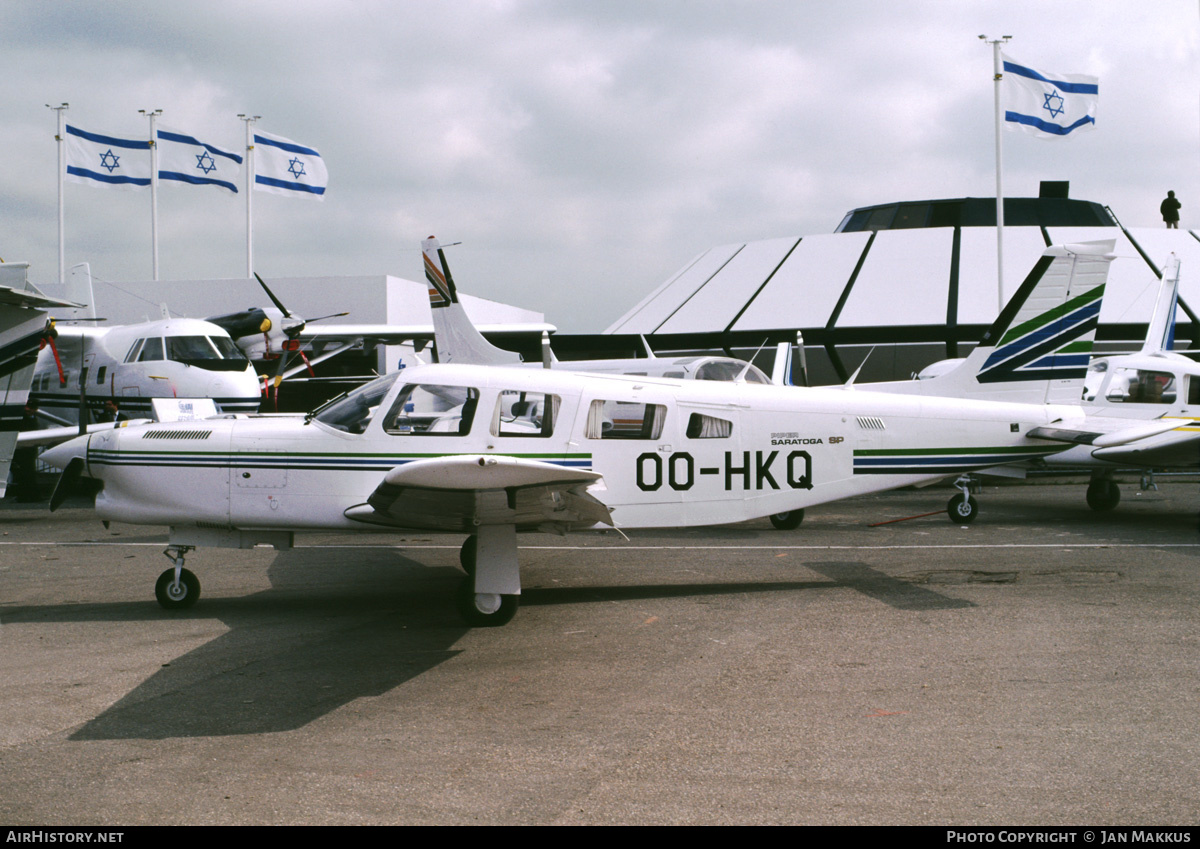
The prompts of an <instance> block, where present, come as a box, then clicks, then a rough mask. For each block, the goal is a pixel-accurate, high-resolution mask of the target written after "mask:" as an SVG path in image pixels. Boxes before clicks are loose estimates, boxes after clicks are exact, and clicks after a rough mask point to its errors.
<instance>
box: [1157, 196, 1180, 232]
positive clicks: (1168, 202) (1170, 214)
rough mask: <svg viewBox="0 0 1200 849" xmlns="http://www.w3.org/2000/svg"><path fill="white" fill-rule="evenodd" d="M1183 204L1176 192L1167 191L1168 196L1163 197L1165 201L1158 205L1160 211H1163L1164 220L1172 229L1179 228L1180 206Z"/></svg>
mask: <svg viewBox="0 0 1200 849" xmlns="http://www.w3.org/2000/svg"><path fill="white" fill-rule="evenodd" d="M1181 206H1183V204H1181V203H1180V202H1179V201H1178V200H1177V199H1176V198H1175V193H1174V192H1167V196H1166V197H1165V198H1163V202H1162V203H1160V204H1159V205H1158V211H1159V212H1161V213H1162V217H1163V221H1164V222H1166V225H1167V227H1168V228H1169V229H1171V230H1178V229H1179V208H1180V207H1181Z"/></svg>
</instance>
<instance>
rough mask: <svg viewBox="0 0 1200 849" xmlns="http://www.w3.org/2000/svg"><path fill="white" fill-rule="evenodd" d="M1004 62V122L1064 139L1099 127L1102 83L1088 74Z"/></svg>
mask: <svg viewBox="0 0 1200 849" xmlns="http://www.w3.org/2000/svg"><path fill="white" fill-rule="evenodd" d="M1003 59H1004V72H1003V73H1004V79H1003V82H1004V85H1003V86H1002V88H1003V90H1004V123H1005V126H1006V127H1008V128H1009V129H1010V130H1016V129H1021V130H1024V131H1025V132H1027V133H1031V134H1032V135H1036V136H1040V137H1042V138H1063V137H1065V136H1069V135H1071V134H1072V133H1076V132H1082V131H1084V130H1093V129H1095V128H1096V106H1097V105H1098V103H1099V100H1100V81H1099V78H1097V77H1091V76H1088V75H1087V74H1052V73H1050V72H1048V71H1035V70H1034V69H1033V68H1030V67H1029V66H1028V65H1022V64H1021V63H1019V62H1016V61H1014V60H1013V59H1011V58H1009V57H1008V56H1003Z"/></svg>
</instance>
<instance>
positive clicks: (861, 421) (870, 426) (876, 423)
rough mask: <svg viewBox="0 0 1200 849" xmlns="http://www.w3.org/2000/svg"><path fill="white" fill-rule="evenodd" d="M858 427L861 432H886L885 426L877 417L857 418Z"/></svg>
mask: <svg viewBox="0 0 1200 849" xmlns="http://www.w3.org/2000/svg"><path fill="white" fill-rule="evenodd" d="M858 426H859V427H860V428H862V429H863V430H887V425H885V424H884V423H883V419H881V418H879V417H878V416H859V417H858Z"/></svg>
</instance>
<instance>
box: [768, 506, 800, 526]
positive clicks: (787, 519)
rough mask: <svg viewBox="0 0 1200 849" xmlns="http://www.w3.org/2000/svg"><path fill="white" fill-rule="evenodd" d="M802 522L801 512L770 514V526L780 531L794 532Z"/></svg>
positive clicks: (791, 511)
mask: <svg viewBox="0 0 1200 849" xmlns="http://www.w3.org/2000/svg"><path fill="white" fill-rule="evenodd" d="M803 521H804V511H803V510H789V511H788V512H787V513H772V514H771V524H772V525H774V526H775V527H776V528H777V529H778V530H781V531H794V530H796V528H798V527H800V523H801V522H803Z"/></svg>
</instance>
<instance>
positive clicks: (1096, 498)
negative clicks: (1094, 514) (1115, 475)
mask: <svg viewBox="0 0 1200 849" xmlns="http://www.w3.org/2000/svg"><path fill="white" fill-rule="evenodd" d="M1087 503H1088V507H1091V508H1092V509H1093V510H1100V511H1104V510H1112V509H1113V508H1114V507H1116V506H1117V505H1118V504H1120V503H1121V488H1120V487H1119V486H1117V482H1116V481H1114V480H1098V481H1092V482H1091V483H1090V484H1088V488H1087Z"/></svg>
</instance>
